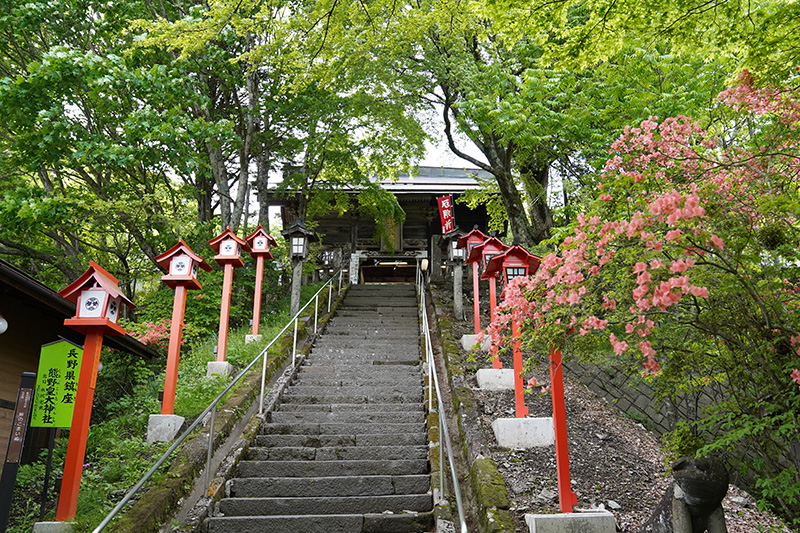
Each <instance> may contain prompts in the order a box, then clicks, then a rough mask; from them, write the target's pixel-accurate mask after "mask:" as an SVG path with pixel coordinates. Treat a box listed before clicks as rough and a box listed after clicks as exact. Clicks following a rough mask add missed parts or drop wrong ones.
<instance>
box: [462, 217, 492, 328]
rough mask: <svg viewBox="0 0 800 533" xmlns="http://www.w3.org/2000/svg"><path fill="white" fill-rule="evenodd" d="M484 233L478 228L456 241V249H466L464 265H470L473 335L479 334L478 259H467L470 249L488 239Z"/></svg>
mask: <svg viewBox="0 0 800 533" xmlns="http://www.w3.org/2000/svg"><path fill="white" fill-rule="evenodd" d="M488 238H489V237H487V236H486V235H485V234H484V233H482V232H481V231H480V230H479V229H478V226H475V228H474V229H473V230H472V231H470V232H469V233H467V234H466V235H464V236H463V237H461V238H460V239H458V244H457V245H456V248H466V250H467V253H466V257H467V260H466V264H468V265H469V264H472V302H473V310H474V315H475V335H477V334H478V333H480V332H481V315H480V291H479V289H480V287H479V285H478V279H479V272H478V269H479V268H480V267H479V259H475V260H474V261H470V260H469V257H470V254H471V252H472V249H473V248H474V247H475V246H477V245H478V244H480V243H482V242H483V241H485V240H486V239H488Z"/></svg>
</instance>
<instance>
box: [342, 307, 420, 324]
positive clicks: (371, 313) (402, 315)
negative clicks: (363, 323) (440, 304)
mask: <svg viewBox="0 0 800 533" xmlns="http://www.w3.org/2000/svg"><path fill="white" fill-rule="evenodd" d="M375 315H377V319H378V320H380V321H381V322H394V321H401V320H402V321H405V320H409V321H410V319H411V318H413V319H414V323H416V324H418V323H419V310H417V308H416V307H399V308H392V309H391V311H390V312H388V313H387V312H384V310H380V311H379V310H378V309H377V308H376V309H359V308H352V309H351V308H346V307H343V308H339V310H337V311H336V317H335V318H333V319H332V320H331V323H334V322H339V321H341V322H348V321H349V319H352V318H358V319H364V318H367V319H371V320H374V319H375Z"/></svg>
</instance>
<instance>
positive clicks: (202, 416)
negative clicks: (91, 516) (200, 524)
mask: <svg viewBox="0 0 800 533" xmlns="http://www.w3.org/2000/svg"><path fill="white" fill-rule="evenodd" d="M337 274H338V277H339V289H338V290H337V296H338V295H339V294H341V287H342V284H341V282H342V280H341V277H342V269H341V268H340V269H339V270H338V271H336V272H335V273H334V274H332V275H331V277H330V278H329V279H328V281H326V282H325V284H324V285H323V286H322V287H321V288H320V289H319V290H318V291H317V293H316V294H315V295H314V296H312V297H311V298H310V299H309V300H308V302H306V304H305V305H304V306H303V307H302V308H301V309H300V310H299V311H297V313H296V314H295V315H294V316H293V317H292V318H291V319H290V320H289V322H287V324H286V326H284V328H283V329H282V330H281V331H280V333H278V334H277V335H275V337H274V338H273V339H272V340H271V341H270V342H269V344H267V346H266V347H265V348H264V349H263V350H261V352H260V353H259V354H258V356H256V358H255V359H253V360H252V361H251V362H250V364H248V365H247V366H246V367H245V368H244V370H242V371H241V372H240V373H239V375H238V376H236V377H235V378H234V379H233V381H231V383H230V384H229V385H228V386H227V387H225V390H223V391H222V392H220V393H219V395H218V396H217V397H216V398H215V399H214V400H213V401H212V402H211V403H210V404H209V406H208V407H206V408H205V409H204V410H203V412H202V413H200V414H199V415H198V416H197V418H196V419H195V421H194V422H192V424H191V425H190V426H189V427H188V428H186V431H184V432H183V433H182V434H181V435H180V436H179V437H178V438H177V439H175V442H173V443H172V446H170V447H169V448H168V449H167V451H165V452H164V453H163V454H162V455H161V457H160V458H159V459H158V461H156V463H155V464H154V465H153V466H152V467H151V468H150V470H148V471H147V472H146V473H145V474H144V476H142V478H141V479H140V480H139V481H138V482H137V483H136V485H134V486H133V488H132V489H131V490H130V491H128V493H127V494H126V495H125V497H123V498H122V500H120V502H119V503H118V504H117V505H116V506H115V507H114V508H113V509H112V510H111V512H110V513H108V515H106V517H105V518H104V519H103V520H102V521H101V522H100V523H99V524H98V525H97V527H96V528H94V530H93V531H92V533H99V532H100V531H102V530H103V529H105V527H106V526H107V525H108V524H109V523H110V522H111V520H113V519H114V517H116V516H117V515H118V514H119V512H120V511H121V510H122V508H123V507H124V506H125V504H127V503H128V502H129V501H130V500H131V498H133V495H134V494H136V492H137V491H138V490H139V489H141V488H142V487H143V486H144V484H145V483H147V481H148V480H149V479H150V478H151V477H152V476H153V474H155V472H156V470H158V469H159V467H161V465H163V464H164V463H165V462H166V460H167V459H169V456H170V455H172V452H174V451H175V450H177V449H178V447H179V446H180V445H181V444H182V443H183V441H185V440H186V439H187V438H188V437H189V435H190V434H191V433H192V432H194V430H195V428H197V426H199V425H200V424H201V423H202V422H203V420H204V419H205V418H206V416H208V415H209V413H210V414H211V417H210V421H209V428H208V454H207V459H206V484H205V485H206V490H205V493H204V495H205V496H207V495H208V485H209V483H210V476H211V457H212V455H213V453H212V445H213V441H214V420H215V416H216V412H217V404H218V403H219V402H220V401H221V400H222V398H223V397H224V396H225V395H226V394H228V392H229V391H230V390H231V389H232V388H233V386H234V385H236V384H237V383H238V382H239V381H240V380H241V379H242V378H243V377H244V376H245V374H247V373H248V372H249V371H250V369H251V368H253V366H255V364H256V363H257V362H258V360H259V359H261V358H263V359H264V362H263V365H262V368H261V394H260V396H259V404H258V413H259V414H263V412H264V387H265V383H266V370H267V350H269V349H270V348H271V347H272V345H273V344H275V342H276V341H277V340H278V339H279V338H280V337H281V336H282V335H283V334H284V333H285V332H286V330H287V329H289V326H290V325H292V323H294V326H295V342H294V346H293V348H292V368H294V366H295V365H296V351H297V323H298V320H299V318H300V314H301V313H302V312H303V311H305V310H306V308H307V307H308V306H309V305H311V302H316V304H315V305H316V306H319V294H320V292H322V291H323V290H325V289H326V288H327V287H328V285H332V282H333V280H334V279H335V278H336V277H337ZM328 294H329V295H330V290H329V292H328ZM316 311H317V309H316V307H315V324H314V328H315V331H316V326H317V325H316ZM328 311H330V296H329V298H328Z"/></svg>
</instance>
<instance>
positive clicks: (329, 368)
mask: <svg viewBox="0 0 800 533" xmlns="http://www.w3.org/2000/svg"><path fill="white" fill-rule="evenodd" d="M406 374H409V375H410V374H413V375H421V374H422V369H421V368H420V367H419V366H417V367H416V368H413V367H412V368H409V367H408V366H402V365H381V364H378V365H375V364H373V365H359V366H356V367H353V366H351V365H347V364H334V362H330V363H328V364H324V363H315V362H314V361H305V364H304V365H303V366H302V367H301V369H300V372H299V374H298V375H299V376H301V377H303V376H311V375H314V376H316V375H325V376H335V377H336V378H340V377H356V378H361V377H371V376H381V377H383V376H404V375H406Z"/></svg>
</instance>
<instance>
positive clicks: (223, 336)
mask: <svg viewBox="0 0 800 533" xmlns="http://www.w3.org/2000/svg"><path fill="white" fill-rule="evenodd" d="M208 244H210V245H211V247H212V248H213V249H214V252H216V254H217V255H215V256H214V260H215V261H216V262H217V264H219V265H220V266H221V267H222V268H223V269H224V277H223V280H222V305H221V308H220V315H219V340H218V342H217V363H224V362H225V355H226V352H227V349H228V320H229V318H230V314H231V287H232V286H233V269H234V267H243V266H244V261H243V260H242V250H244V251H245V252H248V253H249V252H250V247H249V246H248V245H247V242H245V241H244V239H241V238H239V237H237V236H236V234H235V233H233V230H232V229H231V227H230V226H228V227H227V228H226V229H225V231H223V232H222V233H221V234H219V235H218V236H216V237H214V238H213V239H211V240H210V241H208Z"/></svg>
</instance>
